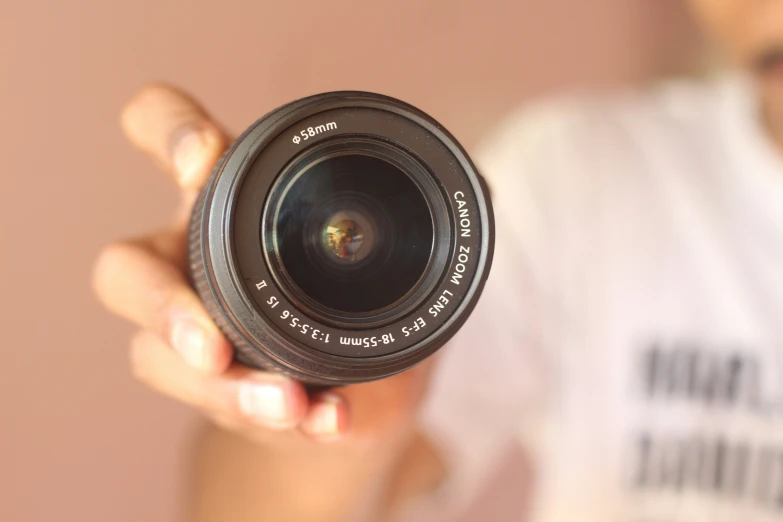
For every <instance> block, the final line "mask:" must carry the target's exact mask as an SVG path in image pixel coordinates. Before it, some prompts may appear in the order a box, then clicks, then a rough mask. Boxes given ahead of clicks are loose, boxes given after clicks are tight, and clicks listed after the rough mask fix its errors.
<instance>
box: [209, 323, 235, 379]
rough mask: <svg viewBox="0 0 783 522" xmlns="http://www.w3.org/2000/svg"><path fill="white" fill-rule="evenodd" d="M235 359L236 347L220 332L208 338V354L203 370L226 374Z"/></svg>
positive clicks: (210, 372) (217, 331)
mask: <svg viewBox="0 0 783 522" xmlns="http://www.w3.org/2000/svg"><path fill="white" fill-rule="evenodd" d="M233 359H234V347H233V346H231V342H229V340H228V339H226V337H225V335H223V334H222V333H221V332H220V331H219V330H215V332H214V333H212V334H211V335H210V336H209V337H208V338H207V353H206V357H205V364H204V368H203V370H204V371H205V372H206V373H209V374H213V375H218V374H222V373H225V371H226V370H227V369H228V368H229V366H231V361H232V360H233Z"/></svg>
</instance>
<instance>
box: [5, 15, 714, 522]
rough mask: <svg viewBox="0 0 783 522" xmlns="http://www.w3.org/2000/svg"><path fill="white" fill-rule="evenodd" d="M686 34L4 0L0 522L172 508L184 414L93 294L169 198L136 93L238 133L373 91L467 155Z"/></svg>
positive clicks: (686, 28)
mask: <svg viewBox="0 0 783 522" xmlns="http://www.w3.org/2000/svg"><path fill="white" fill-rule="evenodd" d="M692 35H693V33H692V31H691V28H690V24H689V21H688V20H687V19H686V17H685V15H684V12H683V9H682V6H681V2H680V1H679V0H634V1H632V2H628V1H627V0H515V1H514V2H512V1H510V0H494V1H493V0H481V1H458V0H428V1H422V0H395V1H394V2H390V1H386V2H350V1H346V0H330V1H328V2H323V1H322V2H316V1H312V0H299V1H288V2H285V1H272V0H267V1H264V0H260V1H254V2H249V1H245V2H243V1H240V0H222V1H220V2H217V1H212V2H210V1H205V0H198V1H192V0H191V1H185V0H178V1H164V0H134V1H132V2H122V1H105V0H71V1H69V2H62V1H59V2H58V1H52V0H50V1H41V0H26V1H24V2H21V1H20V2H12V1H10V0H3V1H2V2H0V122H2V124H1V125H0V155H1V157H2V159H3V164H2V165H3V167H2V168H3V171H2V185H0V194H1V195H2V205H0V239H2V242H0V245H1V246H0V295H1V296H2V300H0V318H1V319H0V320H2V326H3V342H2V347H1V348H0V350H2V355H3V361H2V363H1V364H0V521H3V522H24V521H36V522H38V521H40V522H43V521H47V522H48V521H54V520H57V521H78V522H89V521H101V522H105V521H108V520H111V521H112V522H125V521H127V522H130V521H139V520H145V521H158V520H160V521H164V520H165V521H173V520H176V519H177V516H178V513H179V511H178V510H179V506H180V500H181V498H182V492H183V484H184V477H185V473H186V463H187V458H188V452H189V449H190V446H189V445H190V441H191V438H192V434H193V430H194V426H196V423H197V422H198V419H197V418H196V416H195V415H194V414H193V413H192V412H189V411H188V410H187V409H185V408H184V407H182V406H180V405H177V404H175V403H173V402H170V401H168V400H166V399H163V398H160V397H158V396H156V395H154V394H153V393H151V392H149V391H147V390H145V389H144V388H143V387H142V386H141V385H139V384H137V383H136V382H134V381H133V380H132V379H131V377H130V376H129V372H128V365H127V341H128V338H129V336H130V334H131V333H132V330H131V328H130V327H129V326H128V325H126V324H124V323H122V322H121V321H119V320H118V319H115V318H113V317H110V316H109V315H108V314H107V313H106V312H104V311H103V310H102V309H101V308H100V307H99V306H98V304H97V303H96V302H95V300H94V299H93V297H92V295H91V292H90V287H89V279H90V270H91V265H92V262H93V259H94V258H95V256H96V254H97V252H98V250H99V249H100V247H101V245H103V244H105V243H107V242H109V241H111V240H113V239H117V238H121V237H124V236H129V235H135V234H139V233H142V232H144V231H147V230H148V229H151V228H155V227H157V226H160V225H161V224H162V223H163V222H164V221H165V220H166V219H167V218H168V217H169V214H170V212H171V210H172V208H173V206H174V203H175V196H176V194H175V191H174V186H173V184H172V183H170V182H169V180H168V179H167V178H166V176H165V175H163V174H161V173H159V172H157V171H155V169H154V168H153V167H152V166H151V165H150V163H149V162H148V161H147V160H146V159H145V158H143V157H142V156H141V155H140V154H138V153H136V152H134V151H132V150H131V148H130V147H129V146H128V145H127V144H126V143H125V142H124V141H123V139H122V136H121V134H120V131H119V126H118V115H119V111H120V109H121V107H122V105H123V103H124V102H125V101H126V100H127V99H128V98H129V97H130V96H131V95H132V94H133V93H134V91H135V90H137V89H138V88H139V87H141V86H142V85H144V84H145V83H148V82H150V81H166V82H171V83H174V84H177V85H180V86H183V87H186V88H187V89H189V90H190V91H191V92H192V93H193V94H194V95H195V96H196V97H197V98H199V99H200V100H202V101H203V102H204V104H205V105H206V106H207V107H208V108H209V109H210V110H211V111H212V113H213V114H214V115H216V116H217V117H218V118H219V119H220V120H222V121H223V122H224V123H225V125H226V126H227V128H229V129H231V130H232V131H233V132H239V131H241V130H242V129H244V128H245V127H246V126H247V125H249V124H250V123H251V122H252V121H253V120H255V119H256V118H257V117H259V116H261V115H262V114H264V113H266V112H267V111H268V110H270V109H272V108H274V107H275V106H277V105H279V104H281V103H283V102H286V101H289V100H291V99H294V98H298V97H300V96H303V95H307V94H312V93H316V92H320V91H326V90H335V89H361V90H371V91H378V92H382V93H385V94H389V95H392V96H395V97H398V98H402V99H403V100H406V101H409V102H411V103H413V104H415V105H417V106H419V107H420V108H421V109H423V110H425V111H427V112H429V113H430V114H432V115H433V116H434V117H436V118H437V119H439V120H440V121H441V122H442V123H443V124H444V125H445V126H446V127H448V128H449V129H450V130H451V131H452V132H453V133H454V134H455V135H456V136H457V137H458V138H459V139H460V140H461V141H463V143H464V144H465V145H466V146H467V147H468V149H469V150H470V149H472V148H474V147H475V145H476V143H477V142H478V141H479V140H480V138H481V136H482V135H483V134H484V133H485V132H486V131H487V130H488V129H489V128H491V126H492V125H493V123H495V122H496V121H497V120H498V118H500V117H502V115H503V114H504V113H505V112H506V111H507V110H509V109H510V108H511V107H512V106H514V105H517V104H520V103H523V102H525V101H526V100H530V99H531V98H532V97H538V96H542V95H545V94H546V93H548V92H552V91H553V90H556V89H557V90H560V89H564V88H592V87H599V86H600V87H606V86H612V85H625V84H631V83H634V84H638V83H640V82H645V81H647V80H649V79H650V78H652V77H654V76H658V75H661V74H671V73H675V72H678V71H683V70H687V69H688V68H689V67H690V66H692V65H693V57H694V56H695V55H696V53H695V50H696V49H698V47H699V45H700V44H699V42H696V41H695V40H694V37H693V36H692ZM501 482H502V481H501ZM492 494H495V495H496V494H498V493H497V491H495V492H493V493H492Z"/></svg>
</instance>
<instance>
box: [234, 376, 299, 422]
mask: <svg viewBox="0 0 783 522" xmlns="http://www.w3.org/2000/svg"><path fill="white" fill-rule="evenodd" d="M238 405H239V410H240V412H241V413H242V414H243V415H245V416H246V417H247V418H248V420H250V421H251V422H254V423H256V424H260V425H263V426H265V427H267V428H270V429H275V430H285V429H291V428H294V427H296V426H298V425H299V423H300V422H301V421H302V419H303V418H304V416H305V413H306V412H307V405H308V398H307V393H306V392H305V389H304V387H303V386H302V385H301V384H300V383H298V382H296V381H294V380H292V379H289V378H288V377H286V376H284V375H281V374H276V373H270V372H258V373H254V374H250V375H249V376H248V377H247V378H245V379H244V380H243V382H241V383H240V385H239V390H238Z"/></svg>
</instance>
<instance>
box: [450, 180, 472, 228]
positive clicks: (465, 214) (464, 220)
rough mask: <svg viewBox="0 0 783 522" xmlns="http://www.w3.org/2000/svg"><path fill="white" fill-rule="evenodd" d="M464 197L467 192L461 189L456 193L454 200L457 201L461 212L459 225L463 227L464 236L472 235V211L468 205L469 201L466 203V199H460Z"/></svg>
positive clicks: (458, 209)
mask: <svg viewBox="0 0 783 522" xmlns="http://www.w3.org/2000/svg"><path fill="white" fill-rule="evenodd" d="M464 197H465V193H464V192H462V191H460V190H458V191H457V192H455V193H454V201H456V202H457V211H458V212H459V226H460V227H462V229H461V230H460V235H461V236H462V237H470V212H469V211H468V208H467V207H466V205H467V203H465V200H464V199H460V198H464Z"/></svg>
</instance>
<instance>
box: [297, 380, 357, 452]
mask: <svg viewBox="0 0 783 522" xmlns="http://www.w3.org/2000/svg"><path fill="white" fill-rule="evenodd" d="M349 425H350V409H349V408H348V403H347V401H346V400H345V399H344V398H343V397H342V396H341V395H339V394H338V393H336V392H334V391H327V392H323V393H320V394H318V395H316V396H315V397H314V398H313V400H312V402H311V404H310V409H309V410H308V412H307V415H306V416H305V418H304V420H303V421H302V425H301V428H302V431H303V432H304V433H305V434H306V435H307V436H309V437H310V438H311V439H313V440H315V441H317V442H323V443H329V442H336V441H338V440H340V439H342V438H343V437H344V436H345V435H346V433H347V432H348V429H349Z"/></svg>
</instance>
